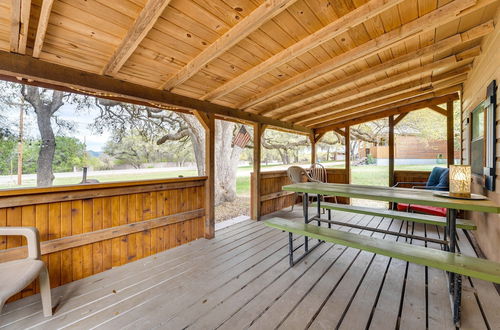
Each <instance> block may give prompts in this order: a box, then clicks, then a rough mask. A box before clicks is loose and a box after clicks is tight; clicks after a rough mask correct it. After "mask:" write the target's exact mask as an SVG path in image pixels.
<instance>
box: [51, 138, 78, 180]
mask: <svg viewBox="0 0 500 330" xmlns="http://www.w3.org/2000/svg"><path fill="white" fill-rule="evenodd" d="M85 157H86V151H85V145H84V144H83V143H82V142H80V141H79V140H78V139H77V138H74V137H67V136H57V137H56V152H55V155H54V160H53V162H52V164H53V166H54V171H55V172H70V171H72V170H73V167H74V166H82V165H85V164H83V160H84V158H85Z"/></svg>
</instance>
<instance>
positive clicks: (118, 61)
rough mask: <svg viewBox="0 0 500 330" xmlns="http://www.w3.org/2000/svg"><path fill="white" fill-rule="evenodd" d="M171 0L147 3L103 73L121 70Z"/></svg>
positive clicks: (156, 0)
mask: <svg viewBox="0 0 500 330" xmlns="http://www.w3.org/2000/svg"><path fill="white" fill-rule="evenodd" d="M170 1H171V0H149V1H148V2H147V3H146V5H145V6H144V8H143V9H142V11H141V13H140V14H139V16H138V17H137V19H136V20H135V22H134V24H133V25H132V27H131V28H130V29H129V30H128V32H127V35H126V36H125V38H124V39H123V40H122V42H121V43H120V45H119V46H118V48H117V49H116V50H115V52H114V54H113V56H112V57H111V59H110V60H109V62H108V63H107V64H106V66H105V67H104V69H103V70H102V73H103V74H105V75H111V76H112V75H114V74H116V73H117V72H118V71H120V69H121V67H122V66H123V64H125V62H126V61H127V59H128V58H129V57H130V55H132V53H133V52H134V51H135V49H136V48H137V46H139V44H140V43H141V41H142V40H143V39H144V38H145V37H146V35H147V34H148V32H149V31H150V30H151V29H152V28H153V26H154V25H155V23H156V21H157V20H158V18H159V17H160V16H161V14H162V13H163V11H164V10H165V8H166V7H167V6H168V4H169V3H170Z"/></svg>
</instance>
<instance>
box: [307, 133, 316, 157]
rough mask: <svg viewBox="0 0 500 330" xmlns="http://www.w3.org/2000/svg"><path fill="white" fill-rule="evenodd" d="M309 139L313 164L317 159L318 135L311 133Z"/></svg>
mask: <svg viewBox="0 0 500 330" xmlns="http://www.w3.org/2000/svg"><path fill="white" fill-rule="evenodd" d="M309 140H310V141H311V164H314V163H316V161H317V155H316V137H315V136H314V134H311V135H309Z"/></svg>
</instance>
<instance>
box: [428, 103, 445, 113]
mask: <svg viewBox="0 0 500 330" xmlns="http://www.w3.org/2000/svg"><path fill="white" fill-rule="evenodd" d="M429 109H431V110H434V111H436V112H437V113H439V114H440V115H443V116H447V115H448V111H446V110H445V109H443V108H441V107H440V106H438V105H430V106H429Z"/></svg>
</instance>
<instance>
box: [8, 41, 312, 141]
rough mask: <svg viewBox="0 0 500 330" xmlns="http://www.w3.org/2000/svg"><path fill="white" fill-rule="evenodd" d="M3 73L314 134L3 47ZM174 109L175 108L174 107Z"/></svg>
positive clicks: (301, 128)
mask: <svg viewBox="0 0 500 330" xmlns="http://www.w3.org/2000/svg"><path fill="white" fill-rule="evenodd" d="M0 75H5V76H10V77H22V78H23V79H28V80H33V81H37V82H40V83H42V84H43V83H47V84H52V85H54V86H62V87H63V88H71V89H75V90H76V91H77V92H79V91H86V92H87V93H89V94H91V93H103V94H105V95H103V96H104V97H108V98H112V97H116V98H122V99H124V100H129V102H132V103H136V102H142V103H147V104H149V105H150V106H152V107H158V108H161V107H165V106H174V107H178V108H181V109H192V110H199V111H203V112H206V113H211V114H214V115H220V116H226V117H232V118H237V119H241V120H245V121H249V122H255V123H262V124H267V125H269V126H273V127H280V128H283V129H287V130H292V131H296V132H302V133H306V134H311V133H312V130H311V129H309V128H306V127H301V126H298V125H294V124H292V123H287V122H283V121H280V120H276V119H272V118H268V117H264V116H259V115H255V114H251V113H248V112H244V111H241V110H238V109H234V108H230V107H227V106H223V105H219V104H215V103H211V102H207V101H201V100H198V99H194V98H191V97H187V96H183V95H179V94H174V93H171V92H168V91H164V90H159V89H156V88H150V87H146V86H142V85H138V84H134V83H130V82H126V81H123V80H119V79H116V78H113V77H109V76H103V75H99V74H95V73H91V72H86V71H82V70H78V69H73V68H69V67H66V66H62V65H58V64H54V63H50V62H46V61H42V60H39V59H35V58H33V57H31V56H23V55H19V54H14V53H8V52H3V51H0ZM172 110H174V111H175V109H172Z"/></svg>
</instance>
